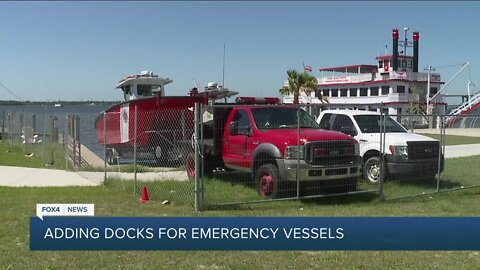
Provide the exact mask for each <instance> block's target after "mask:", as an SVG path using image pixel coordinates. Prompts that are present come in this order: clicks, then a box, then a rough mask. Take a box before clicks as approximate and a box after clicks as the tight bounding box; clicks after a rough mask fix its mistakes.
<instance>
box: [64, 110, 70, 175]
mask: <svg viewBox="0 0 480 270" xmlns="http://www.w3.org/2000/svg"><path fill="white" fill-rule="evenodd" d="M68 127H69V125H68V114H67V115H65V132H64V133H63V142H64V144H63V145H64V148H65V170H68V158H69V156H70V148H69V145H70V137H69V135H70V132H69V130H68Z"/></svg>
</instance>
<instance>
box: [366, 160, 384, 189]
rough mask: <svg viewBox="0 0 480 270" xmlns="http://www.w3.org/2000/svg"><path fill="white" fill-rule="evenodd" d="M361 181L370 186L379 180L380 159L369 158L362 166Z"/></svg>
mask: <svg viewBox="0 0 480 270" xmlns="http://www.w3.org/2000/svg"><path fill="white" fill-rule="evenodd" d="M363 179H365V180H366V181H368V182H369V183H372V184H377V183H378V180H379V179H380V158H379V157H371V158H369V159H368V160H367V162H365V165H363Z"/></svg>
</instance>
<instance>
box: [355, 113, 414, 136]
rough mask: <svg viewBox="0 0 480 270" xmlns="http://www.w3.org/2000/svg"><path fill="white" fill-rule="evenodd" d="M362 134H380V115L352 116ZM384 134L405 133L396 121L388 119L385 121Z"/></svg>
mask: <svg viewBox="0 0 480 270" xmlns="http://www.w3.org/2000/svg"><path fill="white" fill-rule="evenodd" d="M353 118H355V121H357V124H358V127H359V128H360V130H361V132H362V133H380V125H381V121H380V115H354V116H353ZM385 132H400V133H401V132H407V130H406V129H405V128H404V127H403V126H402V125H400V124H399V123H398V122H397V121H395V120H393V119H392V118H391V117H388V118H387V119H386V121H385Z"/></svg>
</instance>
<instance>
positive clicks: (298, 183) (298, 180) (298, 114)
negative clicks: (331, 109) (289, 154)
mask: <svg viewBox="0 0 480 270" xmlns="http://www.w3.org/2000/svg"><path fill="white" fill-rule="evenodd" d="M299 147H300V105H298V104H297V169H296V170H295V180H296V181H297V198H300V179H298V178H299V172H300V149H299ZM304 151H305V149H304ZM277 185H278V184H277ZM277 191H278V186H277Z"/></svg>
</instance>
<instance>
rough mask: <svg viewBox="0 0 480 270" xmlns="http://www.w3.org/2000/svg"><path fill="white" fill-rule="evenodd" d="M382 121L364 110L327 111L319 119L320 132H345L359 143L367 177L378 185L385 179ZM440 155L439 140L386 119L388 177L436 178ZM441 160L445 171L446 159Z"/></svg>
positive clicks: (391, 119) (378, 115)
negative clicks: (381, 167) (415, 132)
mask: <svg viewBox="0 0 480 270" xmlns="http://www.w3.org/2000/svg"><path fill="white" fill-rule="evenodd" d="M380 119H381V114H380V113H378V112H371V111H362V110H325V111H323V112H322V113H321V114H320V116H319V117H318V119H317V122H318V123H319V126H320V128H322V129H325V130H335V131H340V132H343V133H345V134H348V135H350V136H351V137H353V138H355V139H356V140H357V141H358V142H359V145H360V156H362V158H363V162H364V166H363V177H364V179H365V180H367V181H368V182H371V183H377V182H378V181H379V179H380V177H381V174H380V161H381V154H380V153H381V151H380V147H381V146H380V136H381V133H380V126H381V125H380V123H381V121H380ZM440 153H441V151H440V143H439V141H438V140H435V139H432V138H430V137H426V136H423V135H419V134H414V133H410V132H408V131H407V130H406V129H405V128H404V127H403V126H402V125H401V124H399V123H398V122H397V121H395V120H394V119H393V118H391V117H389V116H386V119H385V154H386V156H385V158H386V161H387V173H386V174H385V176H392V177H399V178H404V177H409V176H410V177H411V176H412V175H415V176H416V177H425V178H434V177H435V175H436V174H437V172H438V162H439V155H440ZM440 158H441V170H443V156H441V157H440Z"/></svg>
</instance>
